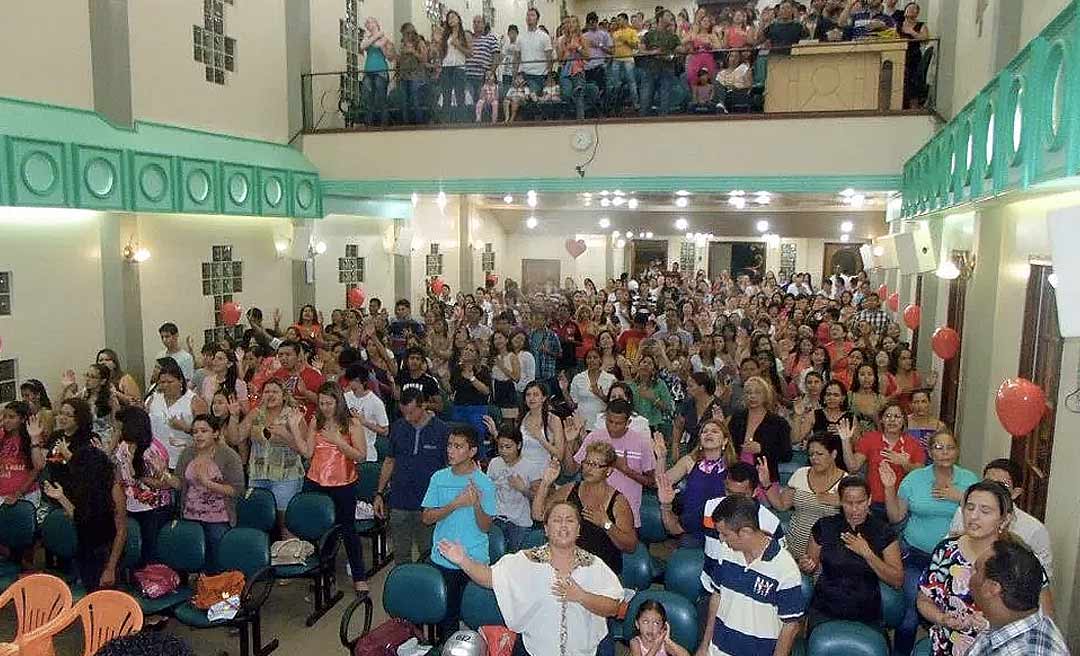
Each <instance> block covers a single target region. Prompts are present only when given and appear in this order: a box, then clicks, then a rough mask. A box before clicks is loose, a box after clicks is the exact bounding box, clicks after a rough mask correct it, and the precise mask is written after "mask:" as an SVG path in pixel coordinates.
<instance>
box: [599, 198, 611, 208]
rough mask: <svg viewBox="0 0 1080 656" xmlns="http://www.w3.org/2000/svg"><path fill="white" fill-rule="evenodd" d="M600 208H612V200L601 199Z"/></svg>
mask: <svg viewBox="0 0 1080 656" xmlns="http://www.w3.org/2000/svg"><path fill="white" fill-rule="evenodd" d="M600 207H611V199H609V198H601V199H600Z"/></svg>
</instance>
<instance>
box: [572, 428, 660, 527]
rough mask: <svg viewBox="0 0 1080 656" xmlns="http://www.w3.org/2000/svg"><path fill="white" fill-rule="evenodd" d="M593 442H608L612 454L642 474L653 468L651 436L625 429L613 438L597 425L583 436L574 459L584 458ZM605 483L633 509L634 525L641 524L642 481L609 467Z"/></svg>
mask: <svg viewBox="0 0 1080 656" xmlns="http://www.w3.org/2000/svg"><path fill="white" fill-rule="evenodd" d="M593 442H607V443H608V444H610V445H611V446H612V448H614V449H615V455H617V456H622V457H623V458H624V459H625V460H626V464H627V466H628V467H630V469H632V470H633V471H636V472H641V473H642V474H645V473H647V472H651V471H653V470H654V469H656V457H655V456H654V455H653V449H652V447H653V445H652V440H651V439H650V438H649V437H648V436H647V435H643V434H642V433H639V432H638V431H633V430H627V431H626V433H625V434H624V435H623V436H622V437H620V438H619V439H612V437H611V435H609V434H608V432H607V429H606V428H597V429H596V430H594V431H593V432H591V433H589V434H588V435H586V436H585V439H584V440H583V441H582V442H581V448H580V449H578V452H577V453H575V454H574V460H576V461H577V462H579V463H580V462H583V461H584V460H585V451H586V449H587V448H588V446H589V445H590V444H592V443H593ZM608 483H610V484H611V487H613V488H615V489H616V490H618V491H619V492H621V493H622V495H623V496H624V497H626V500H627V501H628V502H629V503H630V510H632V511H634V527H635V528H640V527H641V483H638V482H637V481H635V480H634V479H632V478H630V477H629V476H627V475H626V474H624V473H622V472H621V471H618V470H617V469H614V468H612V470H611V475H610V476H608Z"/></svg>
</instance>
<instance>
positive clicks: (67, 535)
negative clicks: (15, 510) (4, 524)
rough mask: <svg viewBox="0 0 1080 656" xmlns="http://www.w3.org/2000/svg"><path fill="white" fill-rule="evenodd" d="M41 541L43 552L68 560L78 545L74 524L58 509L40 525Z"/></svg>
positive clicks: (50, 513)
mask: <svg viewBox="0 0 1080 656" xmlns="http://www.w3.org/2000/svg"><path fill="white" fill-rule="evenodd" d="M0 521H2V520H0ZM41 541H42V542H43V543H44V544H45V550H46V551H48V552H49V553H51V554H52V555H54V556H56V557H57V558H61V559H63V560H70V559H71V558H72V557H74V556H75V551H76V549H77V547H78V544H79V536H78V533H77V532H76V531H75V523H74V522H73V521H71V518H70V517H68V516H67V513H66V512H64V511H63V510H61V509H59V508H57V509H55V510H53V511H51V512H49V514H48V515H46V516H45V521H43V522H42V523H41Z"/></svg>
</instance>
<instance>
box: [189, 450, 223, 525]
mask: <svg viewBox="0 0 1080 656" xmlns="http://www.w3.org/2000/svg"><path fill="white" fill-rule="evenodd" d="M204 462H205V464H204V465H203V466H204V467H206V469H207V472H208V473H209V475H210V480H212V481H216V482H218V483H224V482H225V477H224V476H223V475H222V473H221V469H220V468H218V466H217V463H216V462H214V461H213V460H212V459H207V460H205V461H204ZM198 466H199V459H197V458H196V459H195V460H192V461H191V463H189V464H188V466H187V470H186V471H184V478H185V479H187V485H188V488H187V497H186V499H185V501H186V503H185V504H184V519H190V520H194V521H197V522H207V523H222V522H227V521H229V511H228V509H226V507H225V497H224V496H222V495H220V494H218V493H217V492H211V491H210V490H208V489H206V488H205V487H203V486H202V485H200V484H199V481H198V480H197V479H196V477H195V468H196V467H198Z"/></svg>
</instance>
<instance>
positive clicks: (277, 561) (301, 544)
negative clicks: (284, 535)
mask: <svg viewBox="0 0 1080 656" xmlns="http://www.w3.org/2000/svg"><path fill="white" fill-rule="evenodd" d="M314 553H315V546H314V545H312V544H311V543H310V542H307V541H304V540H301V539H300V538H289V539H288V540H278V541H277V542H275V543H274V544H272V545H270V564H271V565H303V564H304V563H305V562H306V561H307V559H308V558H311V556H312V555H313V554H314Z"/></svg>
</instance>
